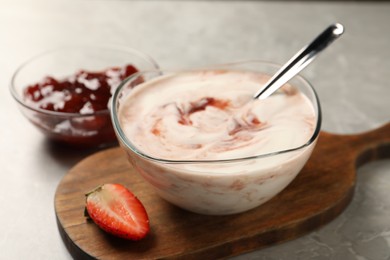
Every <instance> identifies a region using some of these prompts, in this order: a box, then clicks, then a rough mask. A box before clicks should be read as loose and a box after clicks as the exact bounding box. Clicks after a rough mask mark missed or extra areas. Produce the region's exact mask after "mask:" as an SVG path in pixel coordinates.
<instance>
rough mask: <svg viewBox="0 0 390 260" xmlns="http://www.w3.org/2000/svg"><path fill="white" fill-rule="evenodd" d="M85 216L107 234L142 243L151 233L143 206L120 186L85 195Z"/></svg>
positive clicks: (110, 186) (114, 185)
mask: <svg viewBox="0 0 390 260" xmlns="http://www.w3.org/2000/svg"><path fill="white" fill-rule="evenodd" d="M85 209H86V210H85V211H86V216H89V217H90V218H91V219H92V220H93V221H94V222H95V223H96V224H97V225H98V226H99V227H100V228H102V229H103V230H105V231H106V232H108V233H110V234H112V235H115V236H118V237H122V238H126V239H131V240H140V239H142V238H144V237H145V236H146V234H147V233H148V232H149V229H150V227H149V218H148V215H147V213H146V210H145V208H144V206H143V205H142V203H141V202H140V201H139V200H138V198H137V197H135V196H134V194H133V193H131V192H130V191H129V190H128V189H127V188H126V187H124V186H123V185H121V184H104V185H102V186H100V187H98V188H96V189H94V190H93V191H91V192H89V193H87V194H86V207H85Z"/></svg>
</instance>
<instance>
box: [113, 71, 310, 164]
mask: <svg viewBox="0 0 390 260" xmlns="http://www.w3.org/2000/svg"><path fill="white" fill-rule="evenodd" d="M267 78H268V76H265V75H262V74H257V73H253V72H238V71H221V70H218V71H207V72H206V71H200V72H199V71H197V72H186V73H180V74H172V75H168V76H164V77H160V78H157V79H154V80H152V81H149V82H146V83H144V84H141V85H139V86H137V87H136V88H135V89H134V90H133V93H131V95H130V96H129V97H128V98H127V100H126V101H125V102H124V105H122V107H121V109H120V115H119V118H120V120H121V126H122V128H123V130H124V133H125V135H126V136H127V137H128V138H129V140H130V141H131V142H132V143H133V144H134V145H135V146H136V147H137V148H138V149H139V150H141V151H142V152H144V153H145V154H147V155H149V156H152V157H156V158H162V159H173V160H215V159H232V158H240V157H248V156H254V155H261V154H267V153H271V152H277V151H282V150H286V149H290V148H295V147H298V146H301V145H303V144H305V143H306V142H307V141H308V140H309V138H310V137H311V136H312V134H313V129H314V127H315V112H314V108H313V106H312V105H311V103H310V101H309V100H308V99H307V98H306V97H305V96H304V95H303V94H302V93H300V92H299V91H298V90H297V89H295V88H293V87H291V86H286V87H284V89H283V90H282V91H281V92H280V94H276V95H273V96H271V97H269V98H268V99H266V100H253V98H252V96H253V93H255V92H256V90H258V89H259V87H260V86H262V85H263V84H264V83H265V81H266V80H267Z"/></svg>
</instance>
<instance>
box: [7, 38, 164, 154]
mask: <svg viewBox="0 0 390 260" xmlns="http://www.w3.org/2000/svg"><path fill="white" fill-rule="evenodd" d="M127 64H132V65H133V66H135V67H136V68H137V69H138V70H139V71H143V70H145V71H146V70H155V69H158V65H157V63H156V62H155V61H154V60H153V59H152V58H150V57H149V56H147V55H145V54H143V53H141V52H139V51H137V50H135V49H131V48H127V47H119V46H109V45H107V46H106V45H94V46H89V45H80V46H67V47H62V48H58V49H55V50H51V51H47V52H44V53H42V54H39V55H37V56H35V57H33V58H31V59H29V60H27V61H26V62H24V63H23V64H22V65H21V66H20V67H19V68H18V69H17V70H16V72H15V73H14V75H13V77H12V79H11V84H10V91H11V94H12V96H13V97H14V99H15V100H16V101H17V103H18V104H19V107H20V109H21V111H22V113H23V114H24V116H26V117H27V119H28V120H29V121H30V122H31V123H33V124H34V125H35V126H36V127H37V128H38V129H39V130H40V131H41V132H43V133H44V134H45V135H46V136H47V137H48V138H49V139H51V140H54V141H58V142H60V143H62V144H67V145H70V146H76V147H88V148H91V147H102V146H109V145H113V144H116V143H117V140H116V137H115V132H114V129H113V127H112V123H111V118H110V111H109V107H108V104H107V109H104V110H100V111H97V112H94V113H87V114H80V113H66V112H56V111H49V110H44V109H39V108H34V107H32V106H30V105H28V104H27V103H26V102H25V100H24V97H23V91H24V89H25V88H26V87H28V86H29V85H31V84H35V83H36V82H40V81H41V80H42V79H43V78H45V77H46V76H51V77H54V78H56V79H63V78H66V77H69V76H72V75H74V74H75V73H76V72H78V71H80V70H85V71H93V72H94V71H97V72H98V71H103V70H105V69H108V68H112V67H123V66H125V65H127Z"/></svg>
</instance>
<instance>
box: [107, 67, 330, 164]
mask: <svg viewBox="0 0 390 260" xmlns="http://www.w3.org/2000/svg"><path fill="white" fill-rule="evenodd" d="M251 62H255V63H262V64H265V65H268V66H273V67H275V68H280V67H281V66H282V65H280V64H277V63H273V62H268V61H262V60H247V61H238V62H233V63H223V64H216V65H212V66H206V67H200V68H195V69H184V70H161V69H159V70H155V71H154V72H158V73H160V74H161V73H164V72H173V73H175V72H176V73H179V72H184V71H186V72H190V71H199V70H205V69H206V70H207V69H213V68H220V67H224V66H234V65H240V64H245V63H251ZM144 73H147V72H145V71H144V72H138V73H134V74H133V75H131V76H129V77H127V78H126V79H125V80H123V81H122V82H121V83H120V84H119V86H118V87H117V88H116V90H115V92H114V94H113V95H112V99H111V102H110V103H111V104H110V107H111V109H110V114H111V121H112V123H113V127H114V130H115V132H116V135H117V138H118V139H119V141H120V143H121V144H124V145H125V146H126V147H127V148H128V149H130V150H131V151H133V152H134V153H135V154H137V155H138V156H140V157H141V158H144V159H147V160H150V161H154V162H158V163H164V164H200V163H233V162H240V161H247V160H253V159H260V158H266V157H271V156H275V155H279V154H286V153H290V152H294V151H298V150H301V149H303V148H305V147H308V146H309V145H311V144H312V143H314V142H315V140H316V139H317V137H318V136H319V134H320V131H321V124H322V110H321V105H320V100H319V98H318V94H317V92H316V90H315V89H314V87H313V86H312V85H311V83H310V82H309V81H308V80H307V79H305V78H304V77H303V76H302V75H300V74H298V75H296V76H294V77H293V78H297V79H298V80H300V81H302V82H303V83H304V84H305V85H306V86H307V87H308V89H310V90H311V92H312V94H313V97H314V100H315V104H313V106H314V109H315V110H316V112H317V114H316V115H317V117H316V119H317V120H316V124H315V129H314V131H313V134H312V135H311V137H310V138H309V139H308V141H307V142H306V143H304V144H302V145H300V146H297V147H294V148H289V149H285V150H281V151H276V152H270V153H264V154H259V155H253V156H245V157H238V158H230V159H210V160H207V159H201V160H174V159H164V158H158V157H155V156H151V155H148V154H146V153H144V152H142V151H141V150H139V149H138V148H137V147H136V146H135V145H134V144H133V143H132V142H131V141H130V140H129V139H128V138H127V137H126V135H125V133H124V131H123V129H122V127H121V125H120V122H119V118H118V109H117V106H116V103H117V100H118V99H119V97H120V94H121V90H122V88H124V87H125V86H126V84H127V82H129V81H130V80H132V79H133V78H135V77H138V76H140V75H142V74H144Z"/></svg>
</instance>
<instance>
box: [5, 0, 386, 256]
mask: <svg viewBox="0 0 390 260" xmlns="http://www.w3.org/2000/svg"><path fill="white" fill-rule="evenodd" d="M389 14H390V3H387V2H380V3H378V2H375V3H370V2H358V3H357V2H333V1H331V2H322V1H321V2H290V1H287V2H271V1H269V2H268V1H267V2H261V1H226V2H225V1H211V2H208V1H115V0H114V1H112V0H90V1H77V0H74V1H67V0H57V1H19V0H9V1H5V0H0V36H1V38H0V39H1V40H0V68H1V72H2V73H1V76H0V82H1V84H0V86H1V88H0V121H1V122H3V127H1V128H0V134H1V141H0V149H1V156H0V165H1V174H0V179H1V182H0V206H1V211H0V223H2V224H1V225H0V234H1V235H0V248H1V254H0V259H70V255H69V254H68V252H67V251H66V249H65V247H64V246H63V243H62V241H61V239H60V236H59V234H58V232H57V227H56V223H55V214H54V207H53V196H54V193H55V189H56V186H57V184H58V182H59V181H60V180H61V178H62V177H63V176H64V174H65V173H66V172H67V171H68V170H69V169H70V168H71V167H72V166H73V165H74V164H75V163H76V162H77V161H79V160H80V159H82V158H84V157H85V156H87V155H88V151H86V152H74V151H67V150H58V149H55V148H53V147H52V146H50V144H49V143H48V142H47V141H45V139H44V138H43V136H42V135H41V134H40V133H38V132H37V130H36V129H35V128H33V127H32V126H31V125H30V124H29V123H28V122H27V120H25V119H24V118H23V117H22V115H21V114H20V112H19V111H18V110H17V107H16V104H15V102H14V101H13V100H12V98H11V96H10V94H9V91H8V84H9V80H10V78H11V75H12V73H13V72H14V70H15V69H16V68H17V66H18V65H19V64H20V63H21V62H23V61H24V60H25V59H27V58H29V57H31V56H33V55H35V54H36V53H39V52H41V51H43V50H46V49H51V48H53V47H57V46H61V45H63V44H69V43H95V42H96V43H107V44H120V45H126V46H131V47H134V48H136V49H140V50H142V51H144V52H146V53H148V54H150V55H151V56H152V57H154V58H155V59H156V61H157V62H158V63H159V64H160V66H161V67H162V68H183V67H187V68H188V67H199V66H204V65H210V64H215V63H224V62H231V61H239V60H247V59H261V60H268V61H273V62H277V63H283V62H285V61H287V60H288V59H289V58H290V57H291V56H292V55H293V54H294V53H295V52H296V51H297V50H299V49H300V48H301V47H302V46H303V45H304V44H306V43H308V41H310V40H311V39H312V38H313V37H314V36H316V35H317V34H318V33H319V32H320V31H321V30H323V29H324V28H325V27H326V26H327V25H329V24H330V23H333V22H336V21H337V22H340V23H343V24H344V25H345V27H346V33H345V35H344V36H343V37H342V38H341V39H339V40H338V41H337V42H336V43H335V44H334V45H332V46H331V47H330V48H329V49H327V50H326V51H325V52H324V53H323V54H321V56H320V57H319V58H318V59H317V60H316V61H315V62H314V63H313V64H312V65H310V66H309V67H308V68H306V69H305V70H304V71H303V73H302V74H303V76H305V77H306V78H307V79H308V80H309V81H311V83H312V84H313V85H314V87H315V88H316V90H317V92H318V94H319V97H320V100H321V104H322V109H323V129H324V130H327V131H331V132H337V133H357V132H361V131H366V130H369V129H373V128H376V127H378V126H380V125H382V124H384V123H386V122H389V119H390V86H389V83H388V81H389V80H388V77H389V72H390V71H389V69H390V51H389V46H390V27H389V25H390V15H389ZM389 135H390V133H389ZM389 165H390V164H389V160H384V161H380V162H375V163H371V164H369V165H366V166H364V167H362V168H361V169H360V170H359V172H358V176H359V177H358V186H357V191H356V195H355V197H354V200H353V202H352V204H351V205H350V206H349V207H348V208H347V210H346V211H345V212H344V213H343V214H342V215H341V216H340V217H338V218H337V219H335V220H334V221H333V222H332V223H330V224H329V225H327V226H325V227H324V228H322V229H320V230H318V231H316V232H313V233H311V234H308V235H306V236H304V237H302V238H299V239H297V240H294V241H291V242H287V243H284V244H281V245H277V246H273V247H270V248H267V249H264V250H260V251H257V252H253V253H250V254H247V255H242V256H238V257H237V259H389V258H390V221H389V216H390V198H389V196H388V191H389V187H390V169H389Z"/></svg>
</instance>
